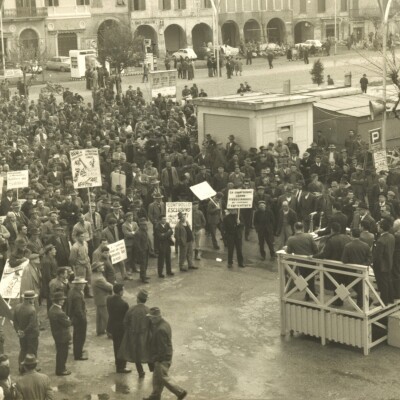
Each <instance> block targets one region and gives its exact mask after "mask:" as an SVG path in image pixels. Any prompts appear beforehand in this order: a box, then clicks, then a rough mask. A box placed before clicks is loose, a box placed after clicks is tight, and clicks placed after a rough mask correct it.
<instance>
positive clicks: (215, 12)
mask: <svg viewBox="0 0 400 400" xmlns="http://www.w3.org/2000/svg"><path fill="white" fill-rule="evenodd" d="M210 3H211V7H212V10H213V18H215V22H214V27H215V32H213V36H214V37H213V42H214V44H215V46H214V49H215V48H216V49H217V55H216V58H217V82H218V88H219V76H220V70H221V68H220V65H219V14H218V8H217V7H216V6H215V1H214V0H210ZM218 6H219V4H218Z"/></svg>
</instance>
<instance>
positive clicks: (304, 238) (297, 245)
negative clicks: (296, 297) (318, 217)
mask: <svg viewBox="0 0 400 400" xmlns="http://www.w3.org/2000/svg"><path fill="white" fill-rule="evenodd" d="M286 252H287V253H288V254H296V255H300V256H313V255H314V254H316V253H317V252H318V247H317V244H316V243H315V240H314V238H313V237H312V236H311V234H310V233H304V225H303V223H301V222H296V223H295V224H294V235H293V236H291V237H290V238H289V239H288V241H287V248H286ZM311 271H312V270H309V269H308V268H304V267H303V268H300V269H299V272H300V275H301V276H302V277H303V278H306V277H307V276H308V275H309V274H310V272H311ZM308 287H309V289H310V291H311V292H312V293H314V294H315V284H314V278H311V279H309V280H308ZM309 298H310V296H309V294H308V293H306V296H305V299H306V300H309Z"/></svg>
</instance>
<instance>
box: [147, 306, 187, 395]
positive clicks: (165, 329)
mask: <svg viewBox="0 0 400 400" xmlns="http://www.w3.org/2000/svg"><path fill="white" fill-rule="evenodd" d="M147 316H148V318H149V320H150V321H151V324H152V326H153V329H152V337H151V342H150V357H151V359H152V361H153V362H154V373H153V392H152V393H151V395H150V396H149V397H146V398H143V400H158V399H161V394H162V391H163V389H164V387H166V388H167V389H168V390H169V391H170V392H172V393H173V394H174V395H175V396H176V397H177V398H178V400H182V399H184V398H185V397H186V396H187V391H186V390H184V389H182V388H181V387H180V386H178V385H177V384H176V383H175V382H174V381H173V380H172V379H171V378H170V377H169V376H168V372H169V369H170V367H171V362H172V353H173V350H172V340H171V337H172V334H171V326H170V325H169V323H168V322H167V321H166V320H165V319H164V318H163V317H162V316H161V311H160V309H159V308H158V307H153V308H151V309H150V311H149V313H148V314H147Z"/></svg>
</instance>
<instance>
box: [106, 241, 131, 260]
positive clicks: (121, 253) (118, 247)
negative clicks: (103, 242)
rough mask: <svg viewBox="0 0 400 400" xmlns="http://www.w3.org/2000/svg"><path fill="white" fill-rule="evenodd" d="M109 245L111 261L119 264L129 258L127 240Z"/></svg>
mask: <svg viewBox="0 0 400 400" xmlns="http://www.w3.org/2000/svg"><path fill="white" fill-rule="evenodd" d="M107 247H108V248H109V249H110V256H111V262H112V263H113V264H117V263H119V262H121V261H124V260H126V259H127V258H128V256H127V254H126V247H125V240H119V241H118V242H115V243H111V244H108V245H107Z"/></svg>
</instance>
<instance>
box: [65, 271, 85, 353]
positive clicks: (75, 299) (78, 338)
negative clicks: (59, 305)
mask: <svg viewBox="0 0 400 400" xmlns="http://www.w3.org/2000/svg"><path fill="white" fill-rule="evenodd" d="M87 283H88V282H87V281H86V280H85V279H84V278H82V277H75V279H74V280H73V281H72V289H71V290H70V291H69V293H68V300H67V314H68V317H69V318H70V320H71V323H72V326H73V334H72V345H73V353H74V359H75V360H77V361H85V360H87V359H88V357H87V355H86V354H85V353H84V352H83V346H84V344H85V341H86V329H87V318H86V304H85V299H84V295H83V291H84V288H85V286H86V284H87Z"/></svg>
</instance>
